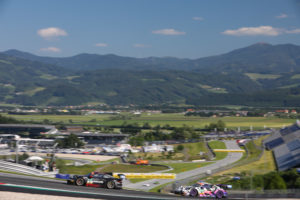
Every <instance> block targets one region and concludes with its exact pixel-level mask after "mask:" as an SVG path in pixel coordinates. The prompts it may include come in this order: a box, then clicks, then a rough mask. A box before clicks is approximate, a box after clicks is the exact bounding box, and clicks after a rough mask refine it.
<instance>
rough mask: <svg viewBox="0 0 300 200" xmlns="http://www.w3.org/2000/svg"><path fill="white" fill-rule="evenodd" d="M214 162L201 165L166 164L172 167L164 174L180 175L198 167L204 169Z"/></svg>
mask: <svg viewBox="0 0 300 200" xmlns="http://www.w3.org/2000/svg"><path fill="white" fill-rule="evenodd" d="M213 163H214V162H201V163H168V164H167V165H168V166H170V167H172V168H173V170H171V171H168V172H166V173H176V174H178V173H181V172H185V171H189V170H193V169H196V168H199V167H204V166H206V165H210V164H213Z"/></svg>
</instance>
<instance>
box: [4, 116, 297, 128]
mask: <svg viewBox="0 0 300 200" xmlns="http://www.w3.org/2000/svg"><path fill="white" fill-rule="evenodd" d="M124 115H125V116H128V117H126V119H125V120H122V119H112V118H111V117H115V116H117V115H109V114H105V115H7V114H6V116H10V117H14V118H16V119H18V120H24V121H35V122H42V121H43V120H44V119H49V120H51V121H53V122H64V123H69V119H72V121H73V123H78V124H86V125H97V124H100V125H122V124H123V123H124V122H126V123H127V124H133V123H137V124H139V125H140V126H142V125H143V124H144V123H149V124H150V125H151V126H156V125H160V126H164V125H166V124H169V125H170V126H174V127H180V126H183V125H184V124H186V125H188V126H192V127H194V128H204V127H205V126H206V125H209V124H210V123H216V122H217V121H218V120H222V121H224V122H225V123H226V126H227V127H228V128H232V129H236V128H237V127H241V129H249V127H250V126H252V127H253V128H254V129H261V128H263V127H264V126H267V127H268V128H281V127H282V126H289V125H291V124H293V123H295V120H294V119H283V118H277V117H216V118H212V117H199V116H184V114H180V113H175V114H164V113H163V114H151V115H147V114H145V113H143V114H142V115H141V116H132V115H129V114H124ZM92 119H96V122H90V121H91V120H92Z"/></svg>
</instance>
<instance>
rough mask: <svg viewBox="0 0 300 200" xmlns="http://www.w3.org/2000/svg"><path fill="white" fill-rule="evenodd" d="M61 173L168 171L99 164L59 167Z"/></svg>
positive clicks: (154, 167) (136, 166) (151, 167)
mask: <svg viewBox="0 0 300 200" xmlns="http://www.w3.org/2000/svg"><path fill="white" fill-rule="evenodd" d="M57 166H58V168H59V169H60V172H61V173H66V174H79V175H83V174H88V173H90V172H92V171H99V172H124V173H126V172H132V173H147V172H155V171H160V170H165V169H167V168H166V167H163V166H150V165H149V166H141V165H125V164H108V165H104V164H99V165H83V166H63V167H59V165H58V164H57Z"/></svg>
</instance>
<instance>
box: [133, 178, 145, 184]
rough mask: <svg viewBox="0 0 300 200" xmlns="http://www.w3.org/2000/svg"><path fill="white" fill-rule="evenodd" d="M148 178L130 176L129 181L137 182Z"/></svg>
mask: <svg viewBox="0 0 300 200" xmlns="http://www.w3.org/2000/svg"><path fill="white" fill-rule="evenodd" d="M147 180H149V179H148V178H130V179H129V181H130V182H131V183H138V182H143V181H147Z"/></svg>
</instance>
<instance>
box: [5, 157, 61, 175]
mask: <svg viewBox="0 0 300 200" xmlns="http://www.w3.org/2000/svg"><path fill="white" fill-rule="evenodd" d="M0 169H1V170H4V171H10V172H17V173H22V174H28V175H37V176H47V177H54V176H55V174H56V173H57V172H43V171H41V170H38V169H35V168H33V167H29V166H25V165H21V164H17V163H11V162H6V161H3V160H0Z"/></svg>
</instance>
